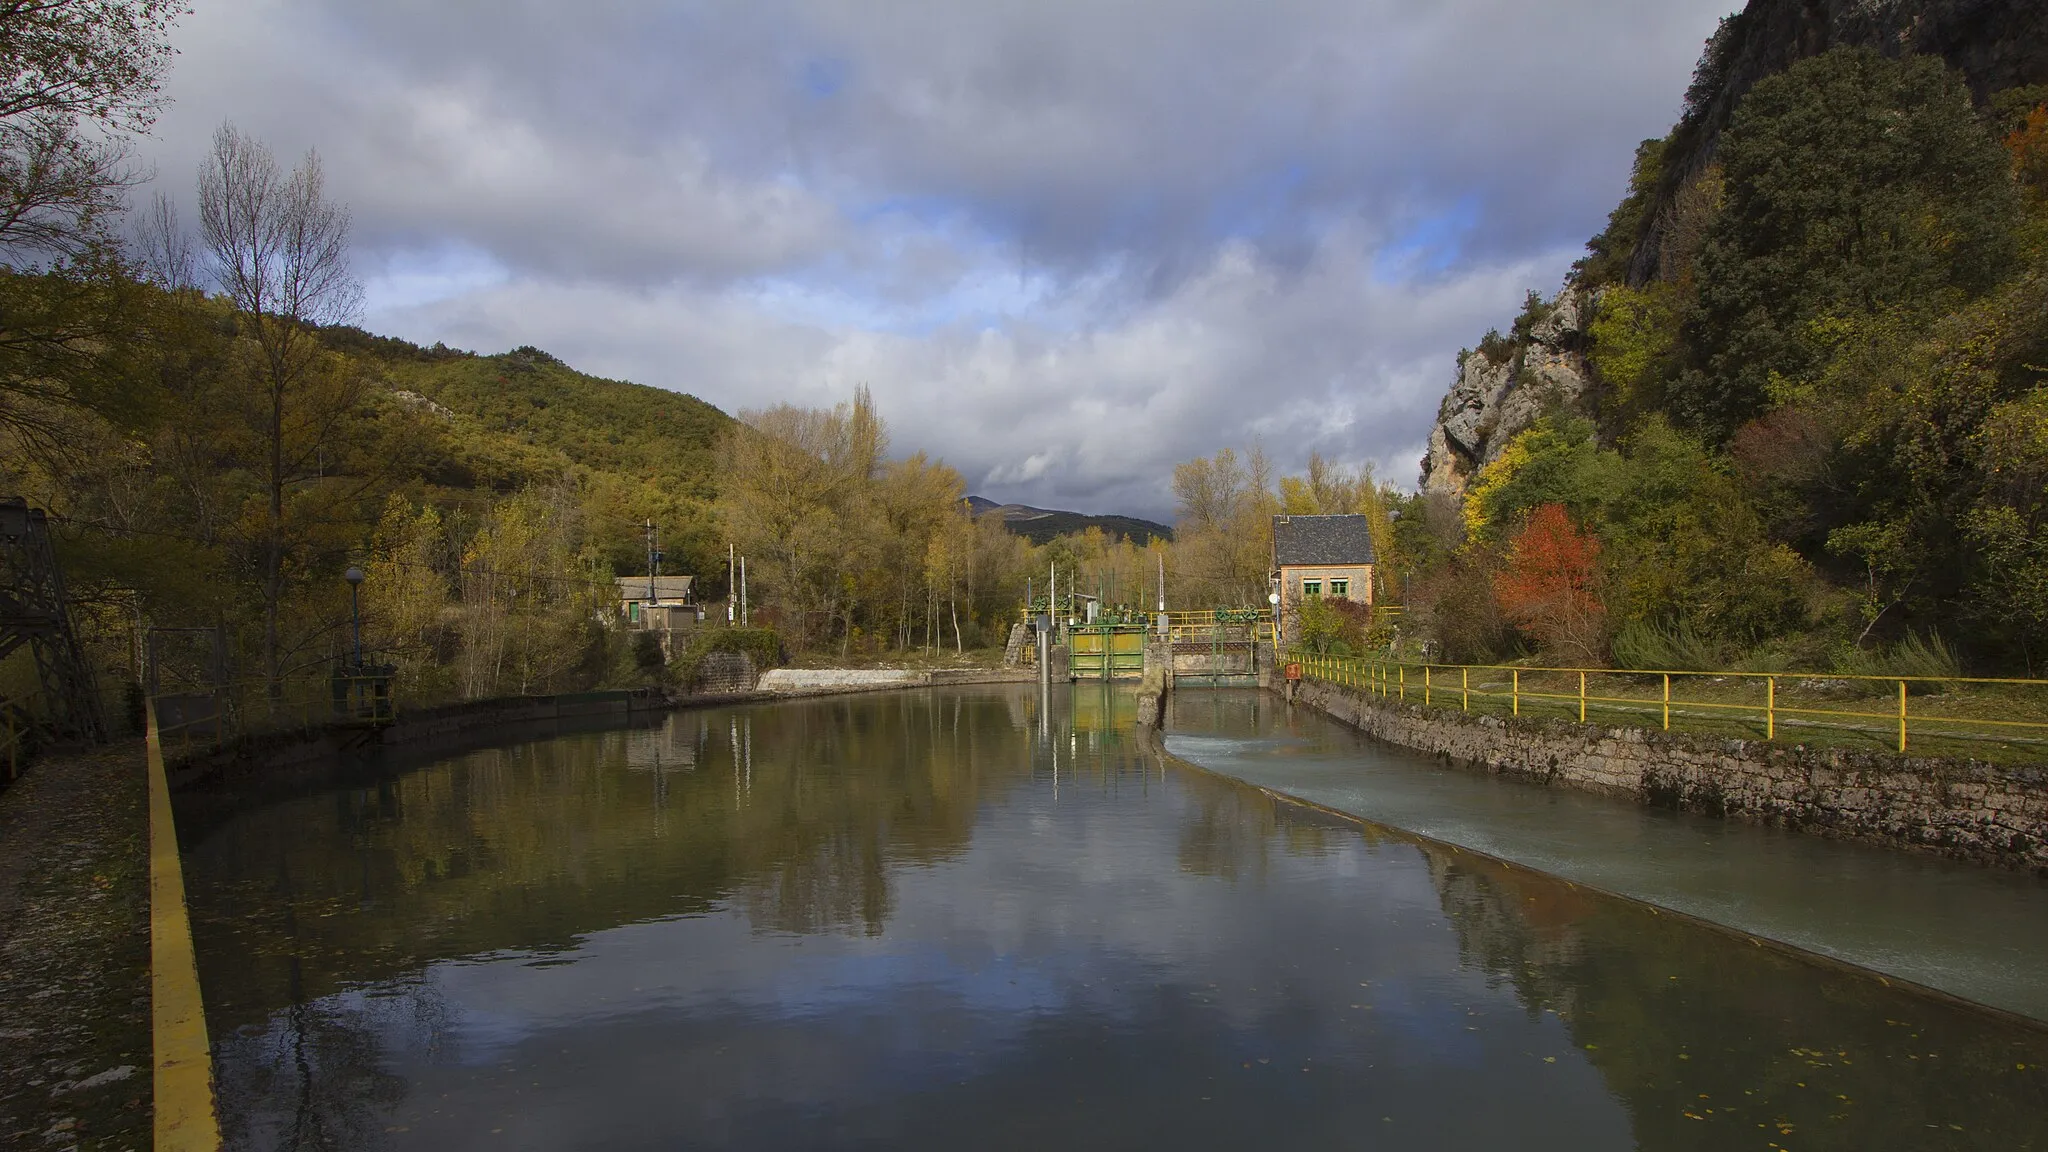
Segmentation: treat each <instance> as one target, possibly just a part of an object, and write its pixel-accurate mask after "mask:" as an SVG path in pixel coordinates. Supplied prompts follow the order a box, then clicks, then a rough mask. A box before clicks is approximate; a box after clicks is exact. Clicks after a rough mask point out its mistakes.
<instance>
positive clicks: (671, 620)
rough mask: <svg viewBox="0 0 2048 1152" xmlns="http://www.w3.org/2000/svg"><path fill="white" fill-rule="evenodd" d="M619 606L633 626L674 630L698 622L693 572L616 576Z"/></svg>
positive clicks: (663, 630)
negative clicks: (649, 576) (651, 576)
mask: <svg viewBox="0 0 2048 1152" xmlns="http://www.w3.org/2000/svg"><path fill="white" fill-rule="evenodd" d="M617 581H618V585H619V610H620V611H621V612H622V613H624V614H625V617H626V622H627V623H628V624H630V625H631V626H632V627H634V628H653V629H656V630H657V631H662V632H673V631H675V630H677V629H679V628H686V627H688V626H690V625H692V624H695V623H696V622H697V598H696V596H695V595H694V594H693V588H694V586H695V584H696V577H694V576H656V577H653V578H652V580H651V584H652V587H651V588H650V587H649V584H650V580H649V578H648V577H646V576H620V577H617Z"/></svg>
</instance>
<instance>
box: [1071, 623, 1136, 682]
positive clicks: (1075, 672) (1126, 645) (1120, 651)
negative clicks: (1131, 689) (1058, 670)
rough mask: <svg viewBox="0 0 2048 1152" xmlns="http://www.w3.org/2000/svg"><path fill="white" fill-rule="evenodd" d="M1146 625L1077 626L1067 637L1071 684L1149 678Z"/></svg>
mask: <svg viewBox="0 0 2048 1152" xmlns="http://www.w3.org/2000/svg"><path fill="white" fill-rule="evenodd" d="M1145 633H1146V628H1145V625H1143V624H1077V625H1075V626H1074V627H1073V628H1072V629H1071V630H1070V631H1069V633H1068V636H1067V677H1068V679H1071V680H1138V679H1142V678H1143V677H1144V675H1145Z"/></svg>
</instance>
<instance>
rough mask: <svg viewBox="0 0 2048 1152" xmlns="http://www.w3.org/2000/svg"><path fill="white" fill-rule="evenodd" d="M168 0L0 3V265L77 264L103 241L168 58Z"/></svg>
mask: <svg viewBox="0 0 2048 1152" xmlns="http://www.w3.org/2000/svg"><path fill="white" fill-rule="evenodd" d="M186 11H187V9H186V8H185V7H184V5H182V4H179V3H175V2H169V0H5V2H0V263H5V264H6V266H7V267H10V268H20V267H22V266H23V264H24V262H32V261H35V260H38V259H54V260H77V259H79V258H82V257H86V256H89V255H91V254H93V253H94V250H95V249H97V248H99V247H101V246H102V245H104V244H105V243H106V242H107V240H108V239H109V234H108V223H109V221H110V220H111V219H112V218H113V217H114V216H115V215H117V214H118V213H119V211H120V207H121V196H122V193H123V191H124V190H125V189H126V188H127V187H128V186H129V184H130V183H132V182H133V178H132V176H131V175H130V173H129V171H128V169H127V168H126V167H125V166H124V165H125V161H126V157H127V138H128V137H129V136H131V135H134V134H136V133H140V132H146V131H148V129H149V127H150V126H151V125H152V124H153V123H155V121H156V116H157V113H158V111H159V110H160V109H161V108H162V97H161V94H160V90H161V87H162V83H163V75H164V71H165V69H166V68H167V67H168V66H169V65H170V61H171V56H172V49H171V47H170V43H169V40H168V37H169V34H170V29H171V24H172V23H173V22H174V21H175V20H176V19H177V18H178V17H179V16H181V15H183V14H184V13H185V12H186Z"/></svg>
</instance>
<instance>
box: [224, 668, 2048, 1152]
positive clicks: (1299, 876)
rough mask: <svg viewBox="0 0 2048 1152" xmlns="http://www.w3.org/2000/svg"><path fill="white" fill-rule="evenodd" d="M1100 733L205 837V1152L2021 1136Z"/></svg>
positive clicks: (2028, 1140) (2027, 1143)
mask: <svg viewBox="0 0 2048 1152" xmlns="http://www.w3.org/2000/svg"><path fill="white" fill-rule="evenodd" d="M1128 701H1129V697H1128V695H1127V694H1121V693H1116V692H1113V691H1105V690H1104V689H1101V688H1099V687H1095V686H1085V687H1080V688H1077V689H1076V690H1075V691H1074V692H1072V693H1068V692H1064V691H1063V692H1059V693H1054V694H1051V695H1050V696H1048V697H1041V696H1040V695H1039V694H1038V692H1037V691H1036V690H1035V689H1008V688H1000V689H979V690H959V691H951V692H932V693H908V694H892V695H886V696H871V697H854V698H844V699H838V700H823V701H812V702H805V703H792V704H784V705H778V706H774V707H772V708H740V709H729V710H722V711H709V712H702V713H683V714H678V715H676V716H674V717H672V718H670V720H669V722H668V723H667V724H666V725H665V726H663V727H661V728H658V729H654V730H650V731H641V732H618V733H605V734H594V735H583V736H572V737H564V738H560V739H556V740H548V741H538V742H534V743H530V744H526V745H522V746H519V747H514V748H507V749H501V750H490V751H482V752H475V753H471V754H468V755H464V756H461V757H458V758H455V759H452V760H450V761H448V762H445V763H441V764H437V765H433V766H431V767H427V768H423V769H419V770H415V771H411V772H407V773H404V774H402V775H398V776H395V777H393V778H389V779H383V780H379V781H377V782H376V783H374V784H373V785H368V786H349V787H340V788H334V789H328V790H321V791H315V792H311V793H309V794H306V795H302V796H298V797H294V798H291V799H289V800H285V801H282V802H279V803H274V804H270V805H266V806H263V807H261V808H257V809H254V810H250V811H246V812H243V813H241V814H240V815H238V816H236V817H234V818H232V819H229V820H226V821H223V822H221V823H219V824H218V825H217V826H216V827H214V828H213V829H212V830H211V831H210V832H209V833H208V834H207V835H206V836H205V838H204V840H203V841H202V842H200V843H197V844H195V845H194V846H193V849H192V855H191V857H190V858H189V859H188V864H187V867H188V873H189V877H190V883H191V889H192V902H193V906H194V911H195V915H196V917H197V922H196V925H195V927H196V930H197V932H198V942H199V946H200V950H201V955H200V967H201V973H202V978H203V980H204V982H205V987H206V992H207V996H208V1008H209V1015H210V1020H211V1023H212V1026H213V1029H214V1035H215V1037H216V1038H217V1048H218V1057H219V1065H218V1076H219V1080H220V1085H221V1095H222V1106H223V1113H224V1117H225V1120H226V1122H227V1124H228V1126H229V1128H230V1130H231V1132H232V1135H233V1138H234V1140H235V1142H236V1143H237V1144H238V1146H242V1147H250V1148H271V1147H304V1148H312V1147H334V1148H341V1147H348V1148H361V1147H394V1148H397V1147H416V1146H440V1147H467V1146H472V1145H475V1146H488V1147H503V1146H515V1147H532V1148H571V1147H640V1146H650V1147H651V1146H659V1147H677V1146H681V1147H713V1146H746V1147H782V1146H789V1147H814V1146H819V1145H832V1146H841V1145H849V1146H861V1145H872V1146H878V1147H879V1146H889V1147H905V1146H913V1147H914V1146H943V1147H948V1148H951V1147H957V1146H959V1145H961V1144H962V1143H963V1142H965V1143H972V1144H974V1145H976V1146H993V1147H1043V1146H1048V1145H1056V1146H1078V1147H1137V1146H1145V1147H1150V1146H1158V1145H1164V1144H1168V1143H1173V1144H1179V1145H1185V1146H1192V1147H1245V1146H1258V1147H1271V1146H1276V1145H1278V1146H1353V1145H1359V1144H1377V1145H1382V1146H1398V1147H1404V1148H1415V1147H1421V1148H1433V1147H1434V1148H1473V1147H1516V1148H1629V1147H1644V1148H1655V1149H1667V1148H1669V1149H1677V1148H1718V1147H1742V1148H1765V1147H1769V1146H1770V1144H1771V1143H1773V1142H1775V1143H1777V1144H1779V1145H1781V1146H1785V1147H1795V1148H1801V1149H1809V1148H1868V1147H1886V1146H1893V1147H1896V1146H1913V1147H1982V1148H1993V1147H1996V1148H2025V1147H2034V1146H2038V1145H2040V1144H2041V1143H2042V1142H2043V1135H2042V1123H2043V1122H2042V1120H2041V1119H2040V1117H2041V1115H2042V1114H2043V1112H2044V1111H2048V1109H2044V1105H2048V1099H2044V1096H2043V1079H2042V1077H2041V1075H2040V1070H2039V1069H2040V1063H2041V1062H2043V1061H2048V1045H2044V1044H2043V1042H2042V1038H2041V1036H2040V1034H2039V1033H2037V1032H2033V1031H2030V1030H2026V1029H2019V1028H2013V1027H2009V1026H2006V1025H2003V1024H2000V1023H1999V1022H1997V1021H1995V1020H1991V1019H1989V1018H1986V1017H1984V1016H1981V1015H1978V1014H1975V1013H1971V1012H1965V1011H1960V1010H1956V1009H1953V1008H1949V1007H1945V1006H1943V1005H1940V1004H1934V1003H1931V1002H1928V1001H1925V1000H1920V999H1916V998H1910V997H1907V996H1904V995H1901V994H1899V993H1897V992H1896V991H1892V990H1888V989H1886V988H1884V987H1882V986H1881V985H1879V984H1877V983H1875V982H1874V981H1870V980H1868V979H1865V978H1862V977H1860V976H1855V975H1851V974H1846V973H1836V972H1828V971H1824V970H1820V969H1817V968H1815V967H1813V966H1811V965H1808V964H1805V963H1801V962H1798V961H1794V960H1791V959H1788V958H1786V957H1783V956H1781V955H1778V954H1775V953H1772V952H1769V951H1767V950H1764V949H1759V948H1755V947H1752V946H1750V945H1748V944H1746V943H1743V942H1740V941H1736V940H1731V939H1730V938H1728V937H1726V936H1724V935H1721V934H1719V933H1715V932H1710V931H1707V930H1704V929H1701V928H1699V927H1697V926H1695V925H1692V924H1689V923H1683V922H1680V921H1678V920H1676V919H1674V918H1672V917H1669V916H1658V915H1655V914H1652V913H1650V912H1648V911H1646V910H1643V909H1640V908H1638V907H1636V906H1632V905H1624V904H1621V903H1619V902H1617V901H1613V900H1609V899H1606V898H1603V897H1598V896H1595V895H1593V894H1591V893H1587V892H1584V891H1579V890H1574V889H1571V888H1569V887H1568V886H1566V885H1563V884H1560V883H1557V882H1555V881H1551V880H1547V879H1545V878H1542V877H1540V876H1537V875H1534V874H1532V873H1527V872H1522V871H1518V870H1513V869H1509V868H1506V867H1503V866H1500V865H1496V864H1492V863H1489V862H1486V861H1483V860H1479V859H1476V858H1474V857H1471V856H1469V855H1460V854H1457V853H1453V852H1449V851H1446V850H1440V849H1435V848H1431V847H1427V846H1424V845H1420V844H1417V843H1413V842H1410V841H1407V840H1405V839H1402V838H1400V837H1398V836H1394V835H1391V834H1387V833H1383V832H1381V831H1378V830H1376V829H1372V828H1369V827H1362V826H1358V825H1354V824H1350V823H1346V822H1340V821H1338V820H1336V819H1334V818H1330V817H1326V816H1324V815H1321V814H1319V813H1315V812H1312V811H1308V810H1304V809H1300V808H1297V807H1294V806H1291V805H1286V804H1282V803H1280V802H1278V801H1275V800H1273V799H1272V798H1270V797H1268V796H1266V795H1264V794H1262V793H1259V792H1256V791H1254V790H1251V789H1248V788H1245V787H1242V786H1240V785H1236V784H1232V783H1229V782H1226V781H1223V780H1221V779H1218V778H1215V777H1210V776H1207V775H1204V774H1199V773H1186V772H1182V771H1178V770H1174V771H1166V770H1164V769H1163V767H1162V765H1161V764H1160V762H1158V761H1156V760H1154V759H1153V758H1152V757H1150V756H1149V755H1148V753H1147V752H1146V750H1145V749H1144V748H1143V747H1142V746H1141V745H1140V744H1138V743H1137V742H1136V741H1135V740H1133V739H1132V738H1131V737H1130V735H1129V732H1130V728H1129V723H1128V717H1127V716H1125V715H1124V711H1125V709H1126V705H1127V702H1128ZM2021 1065H2025V1067H2024V1068H2021V1067H2020V1066H2021ZM1930 1125H1932V1127H1930ZM1952 1125H1954V1126H1959V1127H1952ZM1906 1134H1910V1135H1911V1139H1910V1141H1905V1142H1903V1143H1902V1141H1901V1139H1900V1138H1901V1137H1902V1136H1903V1135H1906Z"/></svg>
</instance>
